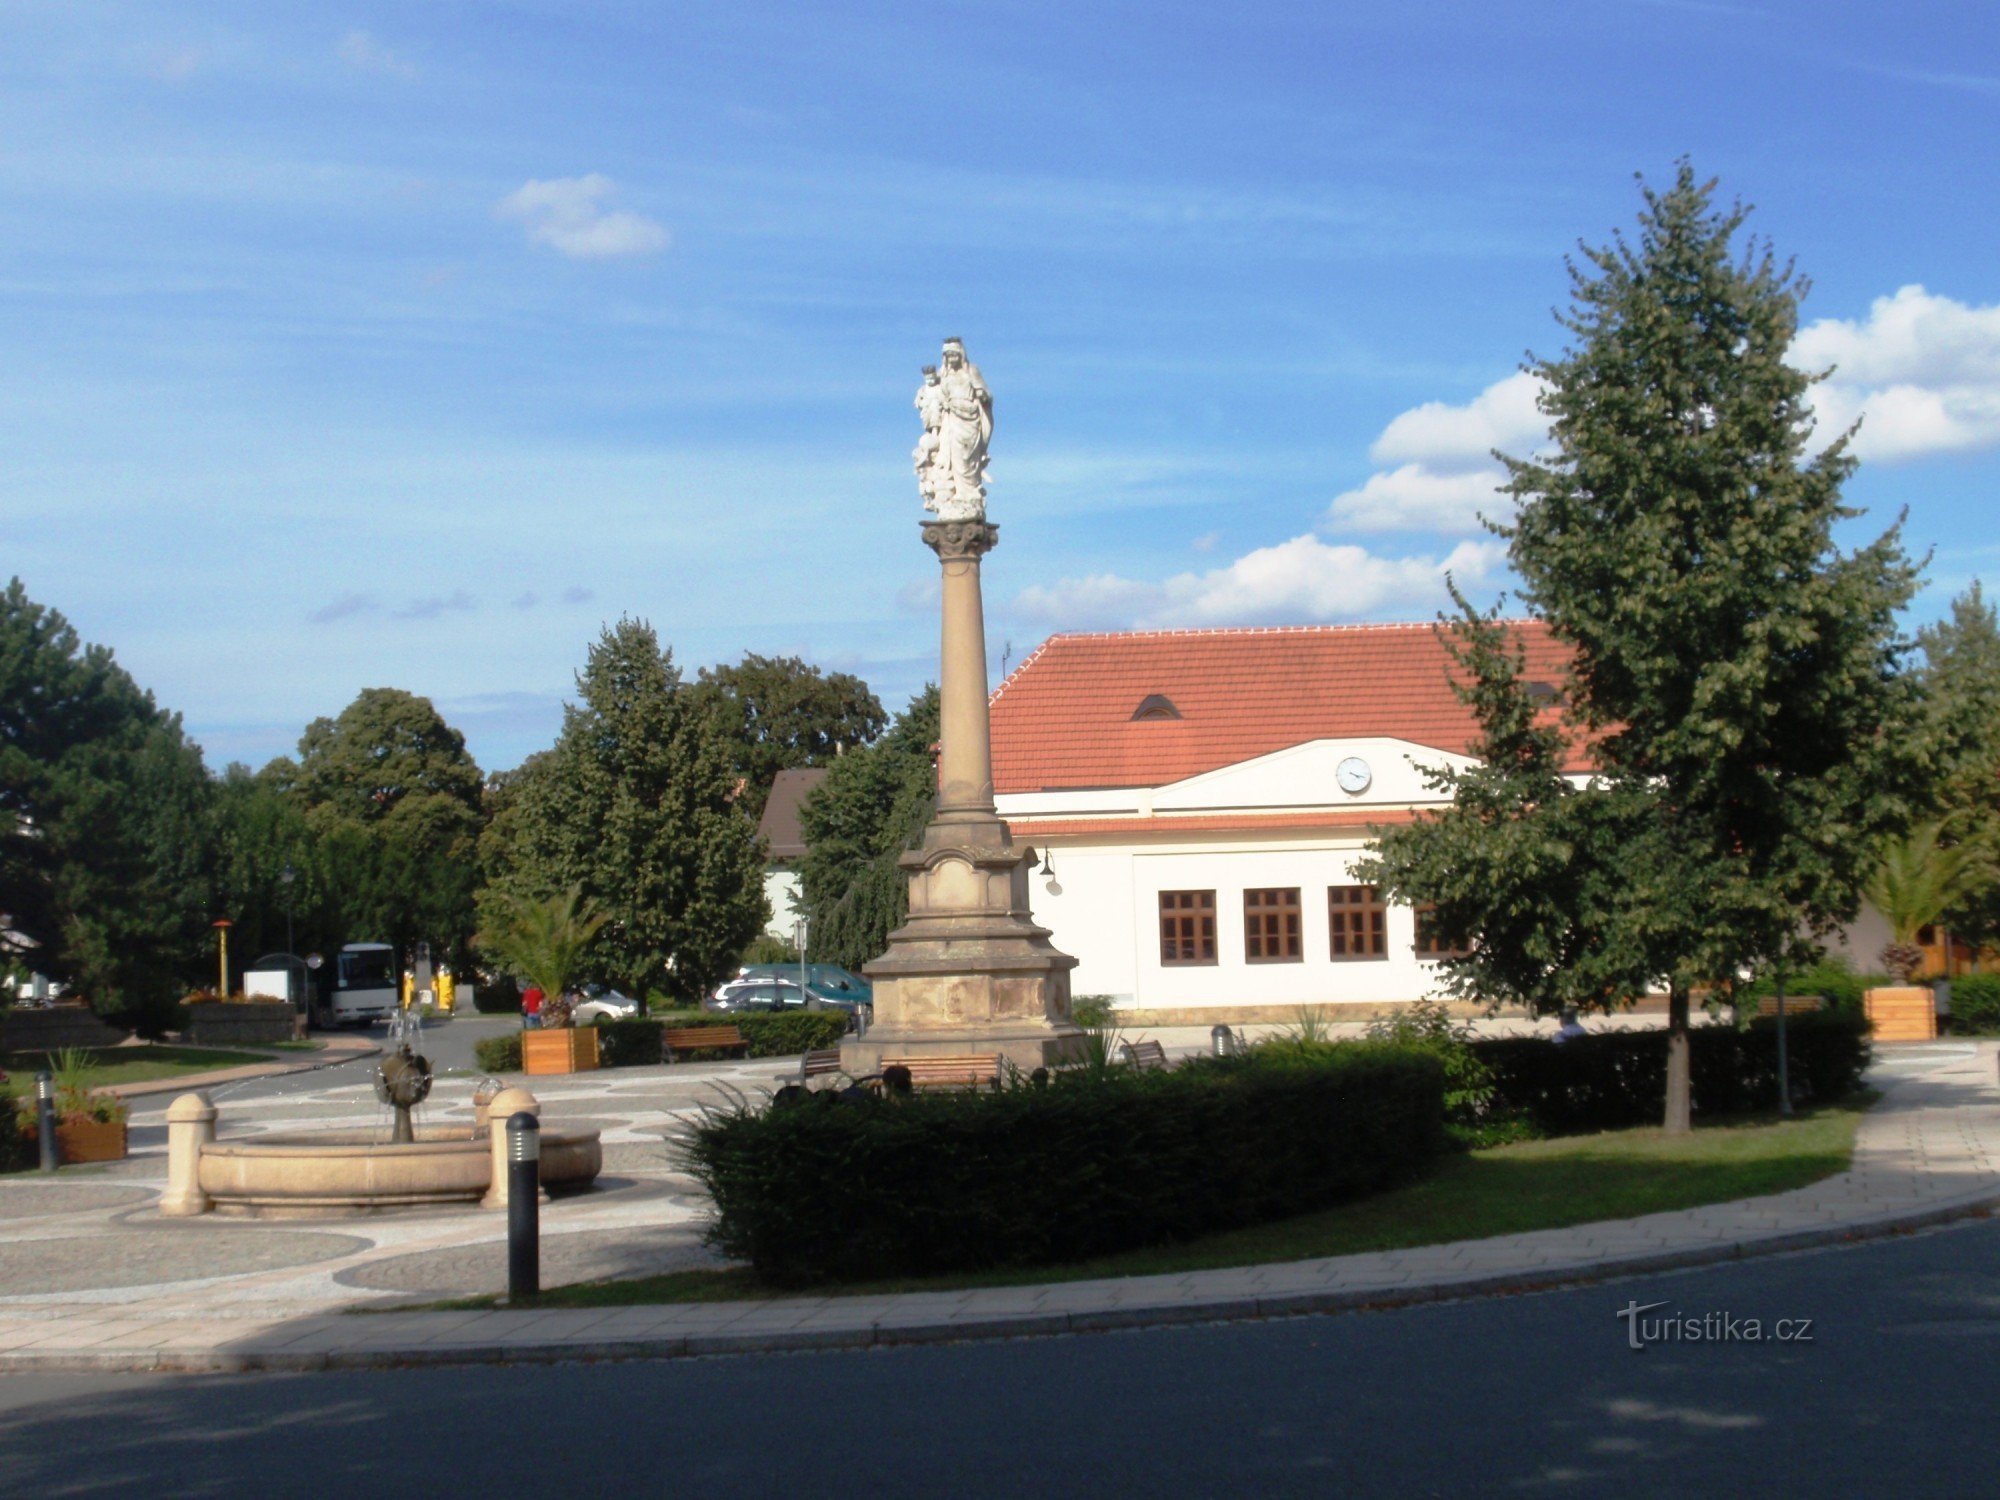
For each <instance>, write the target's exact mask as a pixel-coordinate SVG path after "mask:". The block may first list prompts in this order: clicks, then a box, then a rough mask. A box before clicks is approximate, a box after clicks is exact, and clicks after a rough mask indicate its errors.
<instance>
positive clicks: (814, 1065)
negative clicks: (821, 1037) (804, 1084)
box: [799, 1047, 841, 1078]
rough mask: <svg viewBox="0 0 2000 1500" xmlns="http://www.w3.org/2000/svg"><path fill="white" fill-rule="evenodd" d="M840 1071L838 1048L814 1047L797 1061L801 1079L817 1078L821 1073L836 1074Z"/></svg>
mask: <svg viewBox="0 0 2000 1500" xmlns="http://www.w3.org/2000/svg"><path fill="white" fill-rule="evenodd" d="M840 1070H841V1069H840V1049H839V1048H838V1047H815V1048H813V1050H812V1051H810V1052H808V1053H807V1054H806V1055H805V1056H804V1057H802V1058H800V1059H799V1076H800V1077H801V1078H817V1077H818V1076H819V1075H820V1074H821V1073H838V1072H839V1071H840Z"/></svg>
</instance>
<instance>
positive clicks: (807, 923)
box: [792, 917, 812, 1010]
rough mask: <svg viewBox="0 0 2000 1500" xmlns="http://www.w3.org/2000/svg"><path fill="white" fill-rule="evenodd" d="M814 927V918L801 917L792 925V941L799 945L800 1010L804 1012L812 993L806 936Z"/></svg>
mask: <svg viewBox="0 0 2000 1500" xmlns="http://www.w3.org/2000/svg"><path fill="white" fill-rule="evenodd" d="M811 927H812V918H810V917H800V918H799V919H798V920H797V921H796V922H794V923H792V941H793V942H795V943H797V944H798V945H799V1009H801V1010H804V1009H805V1007H806V1000H807V998H808V997H809V996H810V995H811V993H812V992H811V991H810V990H808V989H807V988H806V936H807V934H808V932H809V931H810V929H811Z"/></svg>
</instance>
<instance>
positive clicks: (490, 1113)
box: [486, 1088, 542, 1120]
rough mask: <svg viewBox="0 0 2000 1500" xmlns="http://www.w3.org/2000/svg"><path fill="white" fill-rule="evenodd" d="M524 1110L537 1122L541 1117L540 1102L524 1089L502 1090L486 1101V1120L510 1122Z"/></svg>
mask: <svg viewBox="0 0 2000 1500" xmlns="http://www.w3.org/2000/svg"><path fill="white" fill-rule="evenodd" d="M524 1109H525V1110H526V1111H527V1112H528V1113H529V1114H531V1115H533V1116H534V1117H535V1118H536V1119H537V1120H539V1119H540V1118H541V1117H542V1105H541V1101H540V1100H539V1099H537V1098H536V1097H535V1096H534V1095H533V1094H531V1093H529V1092H528V1091H527V1090H526V1089H523V1088H508V1089H502V1090H500V1092H499V1093H497V1094H495V1095H494V1096H493V1097H492V1099H490V1100H489V1101H487V1105H486V1118H487V1119H489V1120H510V1119H512V1118H513V1117H514V1116H515V1115H518V1114H519V1113H520V1112H521V1111H522V1110H524Z"/></svg>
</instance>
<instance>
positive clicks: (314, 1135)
mask: <svg viewBox="0 0 2000 1500" xmlns="http://www.w3.org/2000/svg"><path fill="white" fill-rule="evenodd" d="M416 1134H417V1139H416V1140H415V1141H414V1142H412V1143H410V1144H407V1145H401V1146H395V1145H390V1144H389V1143H388V1142H386V1141H384V1140H383V1139H382V1132H381V1131H380V1130H315V1131H310V1132H300V1133H297V1134H286V1135H267V1136H259V1137H257V1138H256V1139H255V1140H246V1141H208V1142H204V1143H203V1145H202V1147H201V1162H200V1166H199V1169H198V1177H199V1181H200V1183H201V1190H202V1192H204V1193H206V1194H207V1195H208V1196H209V1198H211V1199H212V1200H213V1201H214V1207H215V1212H217V1213H224V1214H245V1215H252V1216H256V1217H261V1218H345V1217H348V1216H351V1215H355V1214H367V1213H379V1212H382V1211H384V1210H389V1209H401V1208H428V1207H434V1206H436V1205H439V1204H449V1203H477V1202H478V1201H479V1200H480V1199H481V1198H484V1197H485V1196H486V1193H487V1190H488V1189H489V1188H490V1187H491V1186H492V1184H493V1143H492V1141H491V1140H490V1139H489V1138H488V1137H487V1136H486V1135H485V1134H484V1133H483V1132H482V1133H481V1134H479V1135H474V1134H473V1131H472V1127H471V1126H419V1127H418V1128H417V1132H416ZM603 1165H604V1150H603V1147H602V1146H601V1145H600V1144H599V1142H598V1133H597V1132H596V1131H595V1130H579V1131H564V1130H544V1131H543V1132H542V1164H541V1177H542V1186H543V1187H544V1188H546V1189H548V1190H549V1191H550V1192H552V1193H559V1192H563V1191H565V1190H569V1191H574V1190H577V1189H581V1188H585V1187H588V1186H589V1185H590V1183H591V1182H592V1181H593V1180H595V1178H596V1177H597V1174H598V1171H599V1170H600V1169H601V1168H602V1167H603Z"/></svg>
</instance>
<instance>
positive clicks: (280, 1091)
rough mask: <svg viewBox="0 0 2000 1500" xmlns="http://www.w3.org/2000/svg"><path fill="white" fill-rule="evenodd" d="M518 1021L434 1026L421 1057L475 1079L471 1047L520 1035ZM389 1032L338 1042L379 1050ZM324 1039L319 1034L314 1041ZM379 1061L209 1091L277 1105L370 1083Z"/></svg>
mask: <svg viewBox="0 0 2000 1500" xmlns="http://www.w3.org/2000/svg"><path fill="white" fill-rule="evenodd" d="M520 1029H521V1022H520V1018H519V1017H516V1016H482V1015H479V1014H477V1013H473V1014H468V1015H464V1016H455V1017H453V1018H452V1019H451V1020H449V1021H433V1022H432V1023H431V1024H430V1025H428V1026H426V1027H425V1028H424V1036H423V1048H422V1050H423V1053H424V1055H425V1056H426V1057H428V1058H429V1059H430V1060H431V1067H432V1069H433V1070H434V1071H435V1072H438V1073H445V1072H451V1071H459V1072H467V1073H476V1072H478V1071H479V1063H478V1060H477V1059H476V1058H474V1056H473V1055H472V1048H473V1044H474V1043H475V1042H477V1041H478V1040H479V1039H480V1038H482V1037H489V1036H498V1035H500V1034H501V1033H503V1032H508V1031H519V1030H520ZM388 1033H389V1028H388V1025H387V1023H386V1022H381V1021H378V1022H376V1023H375V1024H374V1025H372V1026H370V1027H368V1028H367V1030H366V1032H365V1033H363V1032H362V1031H361V1030H359V1029H351V1030H347V1031H342V1032H339V1033H336V1034H337V1035H340V1036H360V1035H363V1034H365V1035H367V1036H368V1037H370V1038H371V1039H372V1040H373V1041H374V1042H375V1043H376V1045H378V1046H384V1047H386V1046H387V1045H388ZM320 1034H321V1033H317V1032H315V1033H314V1035H320ZM377 1061H378V1059H377V1058H375V1057H372V1056H371V1057H364V1058H360V1059H357V1060H356V1061H353V1062H349V1063H344V1064H341V1065H339V1066H336V1067H331V1068H318V1069H315V1070H313V1071H312V1072H309V1073H290V1074H286V1075H284V1076H282V1077H278V1078H252V1079H248V1080H246V1081H245V1082H242V1083H231V1084H223V1085H221V1086H220V1087H217V1088H212V1089H210V1090H209V1097H210V1098H211V1099H213V1100H215V1101H216V1102H217V1103H226V1102H227V1101H229V1100H231V1099H239V1100H240V1099H276V1098H283V1097H285V1096H287V1095H291V1094H305V1093H312V1092H314V1091H316V1090H319V1089H324V1088H331V1087H335V1086H337V1085H339V1084H342V1083H367V1082H368V1081H369V1078H370V1075H371V1074H372V1073H373V1072H374V1069H375V1065H376V1063H377Z"/></svg>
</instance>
